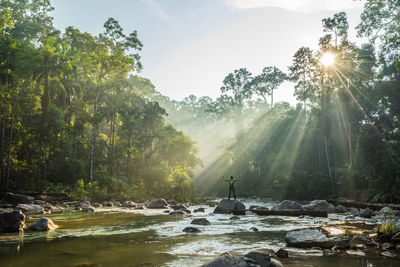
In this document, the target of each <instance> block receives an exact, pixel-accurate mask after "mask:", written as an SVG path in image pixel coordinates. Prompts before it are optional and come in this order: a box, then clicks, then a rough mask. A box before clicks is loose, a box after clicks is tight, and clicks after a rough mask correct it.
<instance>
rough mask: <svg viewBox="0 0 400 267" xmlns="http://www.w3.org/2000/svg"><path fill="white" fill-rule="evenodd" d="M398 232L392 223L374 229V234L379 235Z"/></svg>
mask: <svg viewBox="0 0 400 267" xmlns="http://www.w3.org/2000/svg"><path fill="white" fill-rule="evenodd" d="M399 231H400V229H397V227H396V224H395V223H394V222H387V223H384V224H382V225H381V226H378V227H376V228H375V232H377V233H380V234H395V233H397V232H399Z"/></svg>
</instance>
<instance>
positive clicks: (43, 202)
mask: <svg viewBox="0 0 400 267" xmlns="http://www.w3.org/2000/svg"><path fill="white" fill-rule="evenodd" d="M33 203H34V204H37V205H40V206H42V207H43V208H49V209H51V208H52V207H53V206H52V205H51V204H50V203H48V202H46V201H44V200H34V201H33Z"/></svg>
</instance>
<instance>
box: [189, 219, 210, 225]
mask: <svg viewBox="0 0 400 267" xmlns="http://www.w3.org/2000/svg"><path fill="white" fill-rule="evenodd" d="M191 224H198V225H210V224H211V223H210V222H209V221H208V220H207V219H206V218H198V219H193V220H192V222H191Z"/></svg>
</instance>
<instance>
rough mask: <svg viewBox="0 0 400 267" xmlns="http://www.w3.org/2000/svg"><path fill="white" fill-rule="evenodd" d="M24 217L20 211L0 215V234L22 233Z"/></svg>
mask: <svg viewBox="0 0 400 267" xmlns="http://www.w3.org/2000/svg"><path fill="white" fill-rule="evenodd" d="M25 227H26V226H25V215H24V214H23V213H22V212H21V211H20V210H14V211H9V212H3V213H0V233H12V232H19V231H23V230H24V228H25Z"/></svg>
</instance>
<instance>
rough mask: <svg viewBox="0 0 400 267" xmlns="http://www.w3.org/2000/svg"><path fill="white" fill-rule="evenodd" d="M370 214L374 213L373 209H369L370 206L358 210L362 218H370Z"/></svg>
mask: <svg viewBox="0 0 400 267" xmlns="http://www.w3.org/2000/svg"><path fill="white" fill-rule="evenodd" d="M372 215H374V211H373V210H371V209H370V208H366V209H363V210H361V212H360V216H361V217H363V218H371V217H372Z"/></svg>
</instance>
